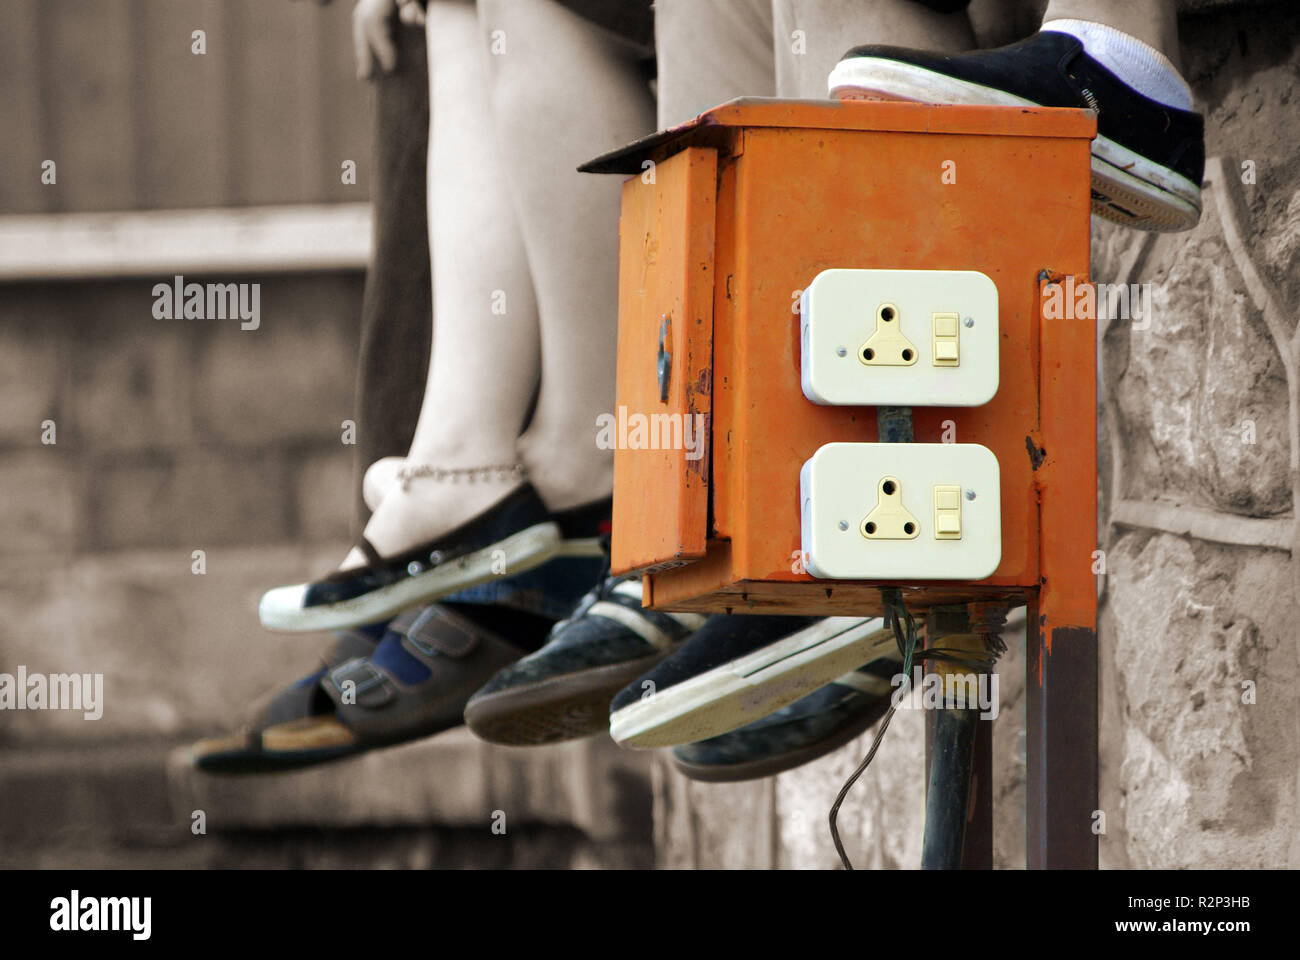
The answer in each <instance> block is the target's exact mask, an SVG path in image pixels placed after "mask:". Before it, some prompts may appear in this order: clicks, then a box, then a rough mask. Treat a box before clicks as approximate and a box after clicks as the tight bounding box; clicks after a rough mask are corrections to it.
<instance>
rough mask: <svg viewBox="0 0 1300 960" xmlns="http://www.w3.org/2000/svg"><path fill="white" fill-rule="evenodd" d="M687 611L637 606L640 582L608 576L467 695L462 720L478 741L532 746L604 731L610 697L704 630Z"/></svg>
mask: <svg viewBox="0 0 1300 960" xmlns="http://www.w3.org/2000/svg"><path fill="white" fill-rule="evenodd" d="M704 620H705V618H704V617H702V616H700V615H699V614H693V613H659V612H657V611H652V610H643V609H642V608H641V581H640V580H635V579H633V580H629V579H625V578H623V577H610V578H608V579H606V580H604V581H603V582H602V583H601V585H600V586H599V588H597V589H596V590H593V591H592V592H591V593H589V594H587V596H585V597H584V598H583V599H582V602H581V603H579V604H578V606H577V608H576V609H575V610H574V612H573V614H572V615H571V616H570V617H569V619H567V620H562V621H560V622H559V623H557V624H556V625H555V627H554V628H553V629H552V631H551V637H550V639H549V640H548V641H547V643H546V645H545V646H544V647H542V648H541V649H540V650H538V651H537V652H536V653H533V654H530V655H529V656H526V657H524V658H523V659H522V660H520V661H518V662H517V663H514V664H511V665H510V666H508V667H506V668H505V669H504V670H502V671H501V672H500V673H498V674H497V675H496V676H495V677H493V678H492V679H491V681H489V682H488V684H487V686H485V687H483V689H482V690H480V691H478V693H476V694H474V696H473V697H472V698H470V701H469V703H468V704H467V705H466V707H465V722H466V723H467V724H468V725H469V728H470V729H471V730H472V731H473V732H474V733H475V734H477V735H478V736H479V737H481V738H482V739H484V740H487V741H489V742H491V743H503V744H509V745H513V746H536V745H540V744H544V743H554V742H556V741H558V740H570V739H573V738H575V737H584V736H587V735H589V734H593V733H601V732H603V731H604V730H605V729H606V728H607V727H608V725H609V702H610V699H611V698H612V697H613V696H614V694H615V693H617V692H618V691H619V690H621V689H622V688H623V687H624V686H625V685H627V684H628V683H630V682H631V681H632V680H635V679H636V678H637V677H639V676H640V675H641V674H643V673H645V672H646V671H647V670H649V669H650V668H651V667H653V666H654V665H655V664H657V663H658V662H659V661H660V660H662V659H663V658H664V657H666V656H668V655H669V654H670V653H671V652H672V651H673V650H675V649H676V648H677V647H678V646H679V645H680V644H681V643H682V642H683V641H684V640H685V639H686V638H687V637H688V636H689V635H690V634H691V632H692V631H694V630H696V629H697V628H699V627H700V626H702V625H703V623H704Z"/></svg>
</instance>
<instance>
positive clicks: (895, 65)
mask: <svg viewBox="0 0 1300 960" xmlns="http://www.w3.org/2000/svg"><path fill="white" fill-rule="evenodd" d="M828 84H829V87H830V95H831V96H832V97H834V98H836V99H839V100H861V99H884V100H915V101H918V102H920V103H951V104H971V105H980V104H983V105H992V106H1006V107H1025V106H1038V104H1036V103H1034V102H1033V101H1032V100H1026V99H1025V98H1023V97H1018V96H1016V95H1015V94H1011V93H1007V92H1006V91H1005V90H999V89H997V88H996V87H986V86H982V85H981V84H978V83H971V82H969V81H967V80H959V79H957V78H956V77H950V76H948V75H947V74H945V73H939V72H938V71H935V70H927V69H925V68H924V67H917V66H913V65H912V64H907V63H902V62H900V61H898V60H888V59H884V58H879V57H856V58H854V59H851V60H841V61H840V62H839V63H838V64H837V65H836V66H835V69H833V70H832V71H831V75H830V78H829V81H828ZM1092 190H1093V198H1092V212H1093V213H1095V214H1096V215H1097V216H1099V217H1103V218H1105V219H1107V220H1113V221H1115V222H1116V223H1122V224H1125V225H1127V226H1131V227H1136V228H1138V229H1140V230H1156V231H1176V230H1190V229H1191V228H1192V227H1194V226H1196V223H1197V221H1198V220H1200V218H1201V188H1200V185H1199V184H1195V183H1192V182H1191V181H1190V180H1188V179H1187V178H1186V177H1184V176H1182V175H1181V174H1178V173H1175V172H1174V171H1173V170H1170V169H1169V168H1168V167H1164V166H1161V165H1160V164H1158V163H1155V162H1154V161H1152V160H1149V159H1147V158H1146V157H1144V156H1142V155H1141V154H1139V153H1135V152H1134V151H1132V150H1130V149H1128V148H1127V147H1124V146H1121V145H1120V144H1118V143H1116V142H1115V141H1113V140H1111V139H1110V138H1108V137H1103V136H1101V135H1100V134H1098V136H1097V139H1095V140H1094V141H1093V142H1092Z"/></svg>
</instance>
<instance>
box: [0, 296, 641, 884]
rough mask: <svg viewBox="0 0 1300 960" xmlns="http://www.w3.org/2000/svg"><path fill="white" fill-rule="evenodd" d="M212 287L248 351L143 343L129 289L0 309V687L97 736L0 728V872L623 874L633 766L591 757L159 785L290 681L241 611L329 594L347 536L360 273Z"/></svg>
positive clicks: (39, 722) (448, 738) (200, 328)
mask: <svg viewBox="0 0 1300 960" xmlns="http://www.w3.org/2000/svg"><path fill="white" fill-rule="evenodd" d="M187 279H191V280H195V281H201V280H202V279H203V278H200V277H192V278H189V277H187ZM221 280H222V281H223V282H229V281H235V280H246V281H248V282H256V283H260V284H261V326H260V328H259V329H257V330H248V331H244V330H241V329H240V328H239V322H238V321H237V320H235V321H223V320H176V321H172V320H157V319H154V317H153V315H152V306H153V297H152V292H151V291H152V287H153V283H154V282H155V281H154V280H153V279H134V280H118V281H111V282H108V281H104V282H99V281H96V282H85V283H67V284H62V285H58V286H54V285H49V284H14V285H6V286H3V287H0V490H2V491H3V496H0V530H3V531H4V533H5V537H4V540H3V542H0V672H8V673H13V672H15V670H16V668H17V666H18V665H19V664H21V665H24V666H26V667H27V669H28V670H29V671H30V672H39V673H46V674H48V673H62V672H75V673H102V674H103V675H104V693H103V701H104V704H103V716H102V717H101V718H100V719H97V720H87V719H84V718H83V716H82V715H81V714H79V713H76V712H56V711H48V710H42V711H24V712H18V711H5V712H4V714H3V715H0V798H2V799H0V864H3V865H5V866H64V867H68V866H73V867H77V866H94V867H104V866H159V865H167V866H239V865H258V866H466V867H472V866H487V867H504V866H516V867H518V866H534V867H563V866H580V867H581V866H605V867H608V866H629V865H632V866H637V865H643V866H644V865H649V864H650V863H651V860H652V853H651V845H650V841H651V838H650V819H649V815H650V794H649V789H648V767H647V764H648V758H646V757H644V756H641V755H637V754H627V753H624V752H622V751H618V750H617V749H616V748H614V746H613V744H612V743H610V742H608V741H605V742H600V741H595V742H583V743H578V744H571V745H567V746H565V747H563V748H561V749H556V750H545V751H527V750H506V749H498V748H489V747H487V746H486V745H484V744H482V743H479V742H478V741H477V740H475V739H474V738H473V737H471V736H470V735H469V734H468V732H467V731H465V730H463V729H462V730H457V731H449V732H448V733H446V734H442V735H440V736H438V737H434V738H432V739H429V740H426V741H423V742H420V743H417V744H412V745H409V746H406V747H402V748H397V749H393V750H387V751H381V752H379V753H374V754H370V755H367V756H365V757H363V758H360V759H358V760H356V761H349V762H346V763H340V764H336V765H333V766H330V767H325V768H322V769H319V770H315V771H307V772H302V773H297V774H292V775H284V776H276V777H263V778H255V777H254V778H228V779H214V778H210V777H202V776H199V775H197V774H196V773H195V772H194V771H192V770H190V769H189V768H188V767H187V766H186V765H185V763H184V761H183V758H182V756H181V754H180V752H179V748H180V747H181V746H182V745H183V744H184V743H186V742H187V741H188V740H190V739H192V738H195V737H198V736H210V735H214V734H217V733H221V732H224V731H226V730H227V729H230V728H232V727H233V726H235V725H237V724H238V723H239V722H240V721H241V720H242V719H243V717H244V716H245V715H246V714H247V712H248V711H249V708H250V707H251V706H252V705H253V704H254V703H255V702H257V701H259V700H260V699H261V698H262V697H263V696H265V695H266V694H268V693H270V692H272V691H274V690H276V689H278V688H279V687H281V686H283V685H284V684H286V683H288V682H289V681H292V680H294V679H296V678H297V677H299V676H301V675H303V674H305V673H307V672H308V671H309V670H311V669H312V668H313V667H314V665H315V663H316V657H317V654H318V652H319V648H320V647H321V646H322V644H323V640H322V636H321V635H319V634H314V635H313V634H308V635H285V634H279V635H277V634H272V633H269V632H268V631H266V630H264V629H262V627H261V625H260V624H259V623H258V620H257V612H256V611H257V600H258V597H259V596H260V595H261V593H262V591H264V590H265V589H266V588H267V587H269V586H273V585H275V584H278V583H291V582H294V581H296V580H301V579H304V578H307V577H309V576H312V575H315V574H319V573H320V572H322V571H327V570H329V569H331V567H332V566H333V565H334V564H336V563H337V562H338V560H339V558H340V557H342V556H343V554H344V552H345V551H346V547H347V544H348V543H349V539H350V537H349V532H350V527H351V522H352V515H351V514H352V503H353V476H352V471H353V464H352V448H351V447H350V446H347V445H345V444H344V443H343V442H342V437H343V435H342V429H341V428H342V423H343V421H344V420H346V419H349V418H351V417H352V416H353V407H352V404H353V388H354V382H355V376H356V369H355V368H356V359H355V358H356V341H357V318H358V316H359V311H360V303H361V286H362V276H361V274H360V273H359V272H349V273H338V274H312V275H305V274H304V275H280V276H276V275H266V276H256V277H245V278H235V277H222V278H221ZM45 421H53V423H54V429H55V433H54V440H55V442H54V443H53V444H49V443H43V442H42V433H43V430H44V428H43V426H42V424H43V423H44V422H45ZM195 550H202V551H204V564H205V572H203V573H201V574H197V573H195V572H194V559H193V552H194V551H195ZM200 810H201V811H203V814H204V818H205V825H206V827H207V833H206V834H203V835H195V834H194V833H193V832H192V830H191V825H192V822H193V821H192V818H193V815H194V812H195V811H200ZM497 810H501V811H503V812H504V813H505V815H506V827H507V832H506V834H505V835H504V836H502V835H499V834H494V833H492V832H491V829H490V827H491V822H492V817H493V812H494V811H497Z"/></svg>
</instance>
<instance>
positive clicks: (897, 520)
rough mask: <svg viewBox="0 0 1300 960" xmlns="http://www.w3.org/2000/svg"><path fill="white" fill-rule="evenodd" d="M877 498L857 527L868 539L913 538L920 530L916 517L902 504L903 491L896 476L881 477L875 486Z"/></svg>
mask: <svg viewBox="0 0 1300 960" xmlns="http://www.w3.org/2000/svg"><path fill="white" fill-rule="evenodd" d="M877 491H878V494H879V500H878V501H877V502H876V508H875V509H874V510H872V511H871V512H870V513H869V514H867V516H866V518H865V519H864V520H863V521H862V525H861V526H860V527H859V528H858V529H859V530H860V531H861V532H862V535H863V536H864V537H866V538H867V539H868V540H915V539H916V537H917V535H918V534H919V533H920V532H921V525H920V524H919V523H917V522H916V517H914V516H912V514H911V513H909V512H908V510H907V508H906V507H904V506H903V491H902V490H901V489H900V487H899V484H898V478H897V477H883V478H882V479H881V481H880V484H879V486H878V487H877Z"/></svg>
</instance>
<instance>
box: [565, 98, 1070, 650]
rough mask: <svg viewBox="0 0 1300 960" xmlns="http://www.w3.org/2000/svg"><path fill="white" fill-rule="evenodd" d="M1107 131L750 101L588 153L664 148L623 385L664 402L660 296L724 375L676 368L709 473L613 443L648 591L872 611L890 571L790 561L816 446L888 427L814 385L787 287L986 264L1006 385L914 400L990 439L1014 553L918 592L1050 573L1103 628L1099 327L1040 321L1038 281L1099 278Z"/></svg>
mask: <svg viewBox="0 0 1300 960" xmlns="http://www.w3.org/2000/svg"><path fill="white" fill-rule="evenodd" d="M1094 133H1095V120H1094V118H1093V116H1092V115H1091V114H1090V113H1088V112H1085V111H1075V110H1051V109H1037V108H1025V109H1021V108H1007V107H966V106H929V105H922V104H912V103H897V102H849V103H842V104H839V103H831V102H822V101H736V102H733V103H731V104H727V105H724V106H722V107H720V108H718V109H716V110H714V111H710V112H709V113H708V114H705V115H704V116H703V117H701V118H699V119H698V120H696V121H694V122H693V123H692V124H688V125H686V126H684V127H680V128H677V129H675V130H672V131H667V132H665V133H663V134H659V135H657V136H656V137H653V138H649V139H647V140H646V141H644V142H642V143H640V144H636V145H634V146H633V147H631V148H628V149H627V150H624V151H621V152H620V153H619V154H616V155H611V156H610V157H606V158H602V160H600V161H596V162H594V163H593V164H592V165H589V166H590V168H591V169H605V170H627V171H636V170H640V169H641V164H642V163H643V161H644V160H646V159H650V160H654V161H655V163H656V167H655V171H656V183H655V184H654V185H653V186H651V185H647V184H645V183H644V182H643V179H642V178H640V177H636V178H633V179H631V180H629V181H628V183H627V185H626V186H625V187H624V193H623V212H622V227H621V236H622V248H621V256H620V260H621V268H620V277H621V281H620V284H621V289H620V318H619V387H618V397H619V403H620V404H625V405H628V406H629V407H641V408H645V407H654V405H655V404H657V403H658V397H659V394H658V384H657V381H656V380H655V376H654V371H655V367H654V363H653V352H654V351H653V350H652V349H651V343H652V341H654V340H655V339H656V338H657V337H658V335H659V329H660V317H661V316H662V315H664V314H666V313H667V314H672V315H673V316H674V318H676V317H677V316H679V315H684V316H689V317H690V318H691V321H692V322H691V323H690V324H689V325H688V327H686V328H684V329H683V328H682V327H681V326H680V325H678V324H676V322H675V320H674V326H673V333H672V338H673V344H674V349H681V350H685V351H686V352H687V363H688V369H689V371H690V372H689V373H688V374H687V378H688V379H689V378H692V377H693V378H694V380H693V382H695V383H697V384H704V383H707V384H708V385H709V386H710V388H711V393H710V394H709V395H707V396H702V395H700V394H699V393H698V391H697V392H696V393H695V394H691V393H690V392H689V391H686V390H684V389H683V385H682V383H681V381H677V382H676V383H675V384H674V385H672V386H671V388H670V397H669V402H668V404H666V405H662V407H661V408H662V409H663V410H664V411H665V412H681V413H690V412H693V411H695V410H698V409H700V408H701V405H702V404H704V403H705V402H707V403H708V404H709V410H710V411H711V435H712V443H711V445H710V449H709V453H708V457H707V463H706V464H704V467H703V469H702V470H701V471H699V472H697V471H695V470H691V469H687V468H686V467H685V466H684V464H683V458H682V456H681V452H680V451H679V452H678V453H677V455H676V457H675V458H673V457H671V456H670V457H665V456H662V455H661V452H657V451H644V450H624V449H620V450H618V451H617V453H616V456H615V495H614V504H615V521H614V523H615V526H614V530H615V532H614V567H615V569H616V570H618V571H624V572H625V571H631V570H642V571H655V572H653V573H652V574H651V575H650V576H647V577H646V578H645V587H644V589H645V598H646V602H647V603H649V604H651V605H653V606H656V607H663V608H673V609H686V610H698V611H721V610H735V611H737V612H740V611H746V610H749V611H763V612H801V613H809V614H817V613H823V614H824V613H832V612H834V613H858V614H869V613H874V612H877V611H878V610H879V605H880V597H879V583H878V582H874V583H868V582H850V581H823V580H814V579H813V578H811V577H809V576H808V575H807V574H805V573H803V572H802V571H801V567H800V564H799V562H798V560H799V545H800V536H799V501H798V486H799V479H798V478H799V469H800V467H801V465H802V464H803V462H804V460H806V459H807V458H808V457H809V456H811V455H812V453H813V452H814V451H816V449H817V448H818V447H819V446H821V445H822V444H824V443H828V442H831V441H837V440H841V441H842V440H848V441H854V440H857V441H871V440H874V439H876V419H875V410H874V408H870V407H825V406H818V405H816V404H813V403H811V402H810V401H808V400H807V399H806V398H805V397H804V396H803V392H802V390H801V387H800V357H799V323H798V320H799V318H798V316H797V314H796V313H795V311H794V310H793V309H792V306H793V305H794V304H795V303H796V301H797V296H798V291H799V290H801V289H802V288H804V287H805V286H806V285H807V284H808V283H810V282H811V281H812V279H813V278H814V277H815V276H816V275H817V274H818V273H819V272H820V271H822V270H825V269H828V268H831V267H850V268H852V267H875V268H881V267H888V268H902V269H971V270H980V271H983V272H984V273H986V274H988V276H989V277H991V278H992V280H993V282H994V283H995V284H996V285H997V288H998V295H999V302H1000V310H1001V318H1000V322H1001V332H1002V344H1001V351H1000V356H999V360H1000V368H1001V374H1000V386H999V389H998V392H997V394H996V395H995V397H994V398H993V400H992V401H991V402H990V403H988V404H986V405H985V406H982V407H976V408H933V407H932V408H919V407H918V408H916V409H915V410H914V433H915V439H916V440H917V441H918V442H928V443H935V442H940V441H941V440H942V439H944V434H945V427H946V426H948V425H949V424H950V425H951V429H949V430H948V431H947V432H948V433H949V434H950V435H951V432H952V429H955V439H957V440H958V441H960V442H963V443H981V444H984V445H985V446H987V447H989V448H990V449H991V450H992V451H993V452H994V453H995V454H996V455H997V457H998V461H999V464H1000V466H1001V472H1002V523H1003V528H1002V537H1003V548H1002V562H1001V564H1000V565H999V567H998V569H997V570H996V571H995V572H994V574H993V576H991V577H989V578H988V579H987V580H983V581H980V582H978V583H971V584H965V583H952V582H916V583H908V584H903V585H902V586H904V588H905V590H904V596H905V598H906V599H907V601H908V603H909V605H913V606H915V607H916V608H917V609H918V610H920V609H924V608H925V607H927V606H929V605H931V604H933V603H953V602H960V601H962V600H997V599H1011V600H1017V599H1018V600H1021V601H1023V600H1024V599H1025V598H1026V596H1027V595H1028V594H1029V593H1031V592H1032V593H1036V592H1037V591H1038V590H1039V589H1040V588H1041V589H1042V591H1043V597H1042V599H1043V604H1044V607H1043V609H1044V611H1045V612H1048V611H1050V613H1051V615H1052V619H1053V621H1054V622H1056V623H1066V624H1075V625H1080V626H1091V625H1092V624H1093V623H1094V620H1095V593H1094V589H1093V581H1092V577H1091V564H1092V551H1093V549H1095V544H1096V490H1095V487H1096V425H1095V403H1094V399H1095V395H1096V379H1095V377H1096V374H1095V338H1094V335H1093V332H1092V326H1091V324H1090V323H1086V322H1074V321H1070V322H1068V323H1062V322H1060V321H1050V322H1049V321H1046V320H1044V319H1043V311H1042V300H1041V292H1040V276H1042V275H1044V274H1045V273H1046V274H1047V275H1063V276H1073V277H1076V278H1078V280H1079V281H1084V280H1086V278H1087V276H1088V246H1089V207H1090V190H1089V140H1090V139H1091V137H1092V136H1093V135H1094ZM705 158H712V160H711V162H710V161H709V160H707V159H705ZM945 172H949V173H950V174H951V173H955V182H945V181H951V180H952V177H951V176H949V177H947V178H945V177H944V175H943V174H944V173H945ZM706 195H707V196H706ZM647 251H653V257H654V258H655V260H654V262H653V263H650V262H647ZM646 278H648V279H646ZM683 311H684V313H683ZM705 314H707V316H706V315H705ZM706 369H707V370H708V375H707V376H704V375H703V374H704V371H705V370H706ZM674 376H676V374H674ZM672 391H681V392H672ZM692 404H694V406H692ZM656 409H660V408H659V407H656ZM1043 451H1045V453H1044V452H1043ZM670 567H671V568H670ZM1044 578H1046V580H1044ZM1085 588H1086V589H1085ZM1062 618H1063V619H1062Z"/></svg>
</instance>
